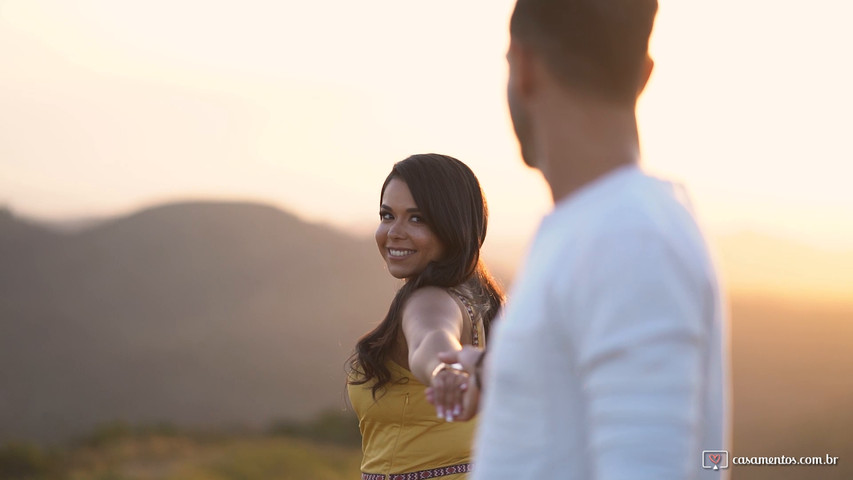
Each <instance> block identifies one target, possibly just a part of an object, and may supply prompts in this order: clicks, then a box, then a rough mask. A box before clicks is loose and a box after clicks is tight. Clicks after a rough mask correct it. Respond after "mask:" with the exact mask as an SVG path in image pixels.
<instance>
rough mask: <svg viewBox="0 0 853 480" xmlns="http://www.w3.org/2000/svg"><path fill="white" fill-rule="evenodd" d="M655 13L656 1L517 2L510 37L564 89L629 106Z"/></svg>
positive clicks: (635, 90)
mask: <svg viewBox="0 0 853 480" xmlns="http://www.w3.org/2000/svg"><path fill="white" fill-rule="evenodd" d="M657 8H658V2H657V0H518V2H517V3H516V5H515V11H514V12H513V14H512V20H511V21H510V34H511V35H512V37H513V38H514V39H517V40H519V41H520V42H521V43H523V44H524V45H526V46H528V47H529V48H531V49H533V50H534V51H535V52H536V53H538V54H539V55H540V56H541V58H542V59H543V60H544V61H545V64H546V65H547V67H548V68H549V69H550V71H551V73H552V74H553V75H555V76H556V78H558V79H559V80H561V81H562V82H563V83H564V84H566V85H568V86H571V87H573V88H577V89H579V90H581V91H583V92H588V93H590V94H594V95H597V96H599V97H600V98H603V99H605V100H609V101H614V102H619V103H623V102H630V103H632V104H633V103H634V102H635V101H636V97H637V92H638V87H639V86H640V82H641V75H642V74H643V68H644V62H645V59H646V56H647V55H648V50H649V35H650V34H651V31H652V25H653V24H654V18H655V14H656V13H657Z"/></svg>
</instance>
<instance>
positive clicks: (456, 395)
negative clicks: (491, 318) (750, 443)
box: [403, 287, 468, 421]
mask: <svg viewBox="0 0 853 480" xmlns="http://www.w3.org/2000/svg"><path fill="white" fill-rule="evenodd" d="M462 325H463V317H462V311H461V310H460V309H459V305H458V304H457V303H456V301H455V300H454V299H453V298H452V297H451V296H450V294H449V293H448V292H447V291H446V290H444V289H441V288H438V287H424V288H420V289H418V290H417V291H415V292H414V293H412V295H411V297H409V299H408V300H407V301H406V306H405V308H404V309H403V334H404V335H405V337H406V345H407V346H408V349H409V358H408V359H409V370H410V371H411V372H412V374H413V375H414V376H415V378H417V379H418V380H420V381H421V383H423V384H424V385H427V386H430V387H434V388H436V390H437V391H440V392H441V395H440V397H439V398H436V399H435V401H434V402H433V404H435V405H436V411H437V414H438V416H440V417H442V418H444V419H446V420H447V421H452V420H453V418H454V416H455V415H459V414H460V413H462V407H463V404H462V403H463V402H462V394H463V393H464V389H465V388H467V383H468V375H467V373H464V372H459V371H456V370H453V369H449V368H440V367H442V366H443V365H444V364H443V363H442V362H441V361H440V360H439V358H438V355H439V353H441V352H446V351H456V350H460V349H461V348H462V343H461V336H462ZM463 385H464V387H463Z"/></svg>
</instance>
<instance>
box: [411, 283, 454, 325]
mask: <svg viewBox="0 0 853 480" xmlns="http://www.w3.org/2000/svg"><path fill="white" fill-rule="evenodd" d="M436 316H438V317H444V318H447V317H451V318H456V317H458V319H459V320H461V319H462V312H461V311H460V310H459V306H458V305H457V303H456V300H455V299H454V298H453V296H452V294H451V293H450V292H449V291H447V289H444V288H441V287H433V286H429V287H421V288H419V289H417V290H415V291H414V292H412V294H411V296H410V297H409V298H408V299H407V300H406V305H405V307H404V308H403V317H404V318H405V317H417V318H425V317H426V318H429V317H436Z"/></svg>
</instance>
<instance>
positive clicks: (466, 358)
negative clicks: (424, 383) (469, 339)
mask: <svg viewBox="0 0 853 480" xmlns="http://www.w3.org/2000/svg"><path fill="white" fill-rule="evenodd" d="M481 355H484V352H483V351H482V350H480V349H479V348H476V347H472V346H470V345H466V346H465V347H463V348H462V350H454V351H449V352H444V353H440V354H439V359H440V360H441V361H442V362H444V363H443V364H440V365H439V367H438V368H436V370H435V372H434V373H435V375H434V376H433V378H432V381H431V382H430V386H429V388H427V389H426V392H425V393H426V397H427V400H428V401H429V402H430V403H432V404H433V405H435V407H436V411H437V413H438V416H439V417H442V418H444V419H445V420H447V421H449V422H451V421H454V420H470V419H472V418H474V416H475V415H476V414H477V410H478V408H479V403H480V389H479V388H478V386H477V383H478V382H477V381H476V380H477V379H476V378H474V375H478V374H479V372H477V370H478V369H477V364H478V361H480V360H481V358H480V357H481ZM451 365H453V366H451ZM454 367H455V368H454Z"/></svg>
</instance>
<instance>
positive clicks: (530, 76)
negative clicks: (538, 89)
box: [506, 38, 535, 97]
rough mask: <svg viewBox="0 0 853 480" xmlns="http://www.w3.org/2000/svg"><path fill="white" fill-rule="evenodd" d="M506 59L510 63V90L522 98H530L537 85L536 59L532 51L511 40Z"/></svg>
mask: <svg viewBox="0 0 853 480" xmlns="http://www.w3.org/2000/svg"><path fill="white" fill-rule="evenodd" d="M506 59H507V62H509V85H510V88H511V89H513V90H514V92H515V94H516V95H519V96H520V97H528V96H530V94H531V92H532V91H533V88H534V84H535V71H534V65H533V63H534V59H533V54H532V52H531V50H530V49H529V48H528V47H527V46H525V45H524V44H523V43H520V42H518V41H517V40H514V39H512V38H510V41H509V51H507V54H506Z"/></svg>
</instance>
